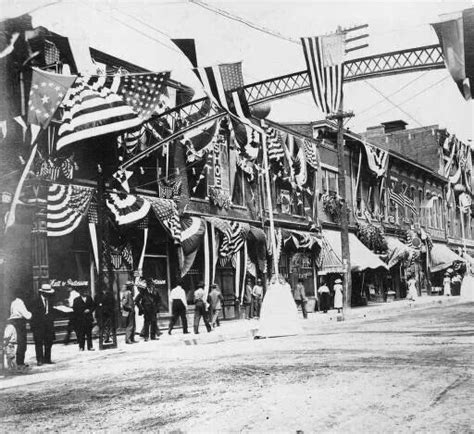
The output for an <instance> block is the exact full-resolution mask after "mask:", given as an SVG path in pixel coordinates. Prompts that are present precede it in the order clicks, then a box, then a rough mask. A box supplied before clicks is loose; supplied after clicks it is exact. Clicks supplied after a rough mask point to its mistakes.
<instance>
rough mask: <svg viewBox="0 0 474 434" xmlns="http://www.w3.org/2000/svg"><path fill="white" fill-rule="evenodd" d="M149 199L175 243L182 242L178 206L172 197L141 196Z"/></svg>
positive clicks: (156, 214) (159, 219) (157, 216)
mask: <svg viewBox="0 0 474 434" xmlns="http://www.w3.org/2000/svg"><path fill="white" fill-rule="evenodd" d="M141 197H142V198H143V199H144V200H146V201H149V202H150V204H151V208H152V209H153V212H154V213H155V216H156V218H157V219H158V221H159V222H160V223H161V224H162V225H163V226H164V228H165V229H166V230H167V231H168V233H169V234H170V236H171V238H173V240H174V242H175V244H180V243H181V224H180V221H179V212H178V206H177V205H176V203H175V202H174V201H173V200H171V199H162V198H158V197H150V196H141Z"/></svg>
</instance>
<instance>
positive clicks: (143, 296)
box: [135, 279, 160, 341]
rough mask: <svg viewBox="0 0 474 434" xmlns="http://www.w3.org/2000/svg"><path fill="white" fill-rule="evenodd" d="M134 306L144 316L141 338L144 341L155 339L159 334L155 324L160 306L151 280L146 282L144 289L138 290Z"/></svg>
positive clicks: (158, 297)
mask: <svg viewBox="0 0 474 434" xmlns="http://www.w3.org/2000/svg"><path fill="white" fill-rule="evenodd" d="M135 304H136V305H137V306H138V313H139V314H140V315H141V314H143V315H144V325H143V338H144V339H145V341H147V340H148V338H149V337H150V338H151V339H152V340H153V339H159V338H157V335H159V332H158V331H157V329H158V325H157V322H156V314H157V313H158V309H159V306H160V296H159V295H158V292H157V291H156V288H155V284H154V283H153V279H147V280H146V287H145V288H143V287H142V288H140V293H139V294H138V295H137V297H136V298H135Z"/></svg>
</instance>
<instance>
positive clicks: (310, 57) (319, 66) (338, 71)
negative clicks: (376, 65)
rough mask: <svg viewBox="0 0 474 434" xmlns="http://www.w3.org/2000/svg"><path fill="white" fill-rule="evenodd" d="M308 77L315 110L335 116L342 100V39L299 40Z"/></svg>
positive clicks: (321, 37)
mask: <svg viewBox="0 0 474 434" xmlns="http://www.w3.org/2000/svg"><path fill="white" fill-rule="evenodd" d="M301 42H302V44H303V51H304V57H305V60H306V66H307V68H308V76H309V81H310V86H311V92H312V94H313V99H314V102H315V103H316V106H317V107H318V108H319V109H320V110H321V111H322V112H323V113H324V114H329V113H334V112H336V111H337V110H338V109H339V103H340V101H341V99H342V81H343V70H344V52H345V41H344V35H329V36H320V37H309V38H301Z"/></svg>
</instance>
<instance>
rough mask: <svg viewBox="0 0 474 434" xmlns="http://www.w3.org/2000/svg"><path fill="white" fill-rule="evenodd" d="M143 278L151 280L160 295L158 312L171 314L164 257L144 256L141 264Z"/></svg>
mask: <svg viewBox="0 0 474 434" xmlns="http://www.w3.org/2000/svg"><path fill="white" fill-rule="evenodd" d="M143 277H144V278H145V279H148V278H151V279H153V282H154V283H155V287H156V289H157V290H158V293H159V294H160V300H161V301H160V312H164V313H171V307H170V304H169V293H170V287H169V281H170V279H169V264H168V257H167V256H164V255H145V260H144V262H143Z"/></svg>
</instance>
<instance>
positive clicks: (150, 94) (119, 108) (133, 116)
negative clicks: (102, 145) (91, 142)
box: [56, 72, 169, 150]
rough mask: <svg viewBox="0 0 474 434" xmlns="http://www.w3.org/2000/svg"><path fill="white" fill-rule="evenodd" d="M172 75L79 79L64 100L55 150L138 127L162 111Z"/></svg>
mask: <svg viewBox="0 0 474 434" xmlns="http://www.w3.org/2000/svg"><path fill="white" fill-rule="evenodd" d="M168 76H169V72H161V73H154V74H137V75H127V76H119V75H116V76H105V75H104V76H92V77H79V78H78V79H77V80H76V82H75V83H74V85H73V86H72V87H71V88H70V90H69V92H68V94H67V96H66V98H65V101H64V106H65V108H64V114H63V119H62V125H61V127H60V128H59V131H58V134H59V139H58V142H57V144H56V149H57V150H60V149H62V148H63V147H64V146H66V145H69V144H71V143H74V142H77V141H79V140H84V139H88V138H91V137H96V136H101V135H103V134H109V133H115V132H121V131H124V130H127V129H130V128H137V127H139V126H140V125H141V124H142V122H144V121H146V120H148V119H149V118H150V116H151V115H152V114H153V113H154V112H155V111H156V110H157V109H159V107H160V106H159V99H160V96H161V95H162V93H163V91H164V88H165V82H166V79H167V78H168Z"/></svg>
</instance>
